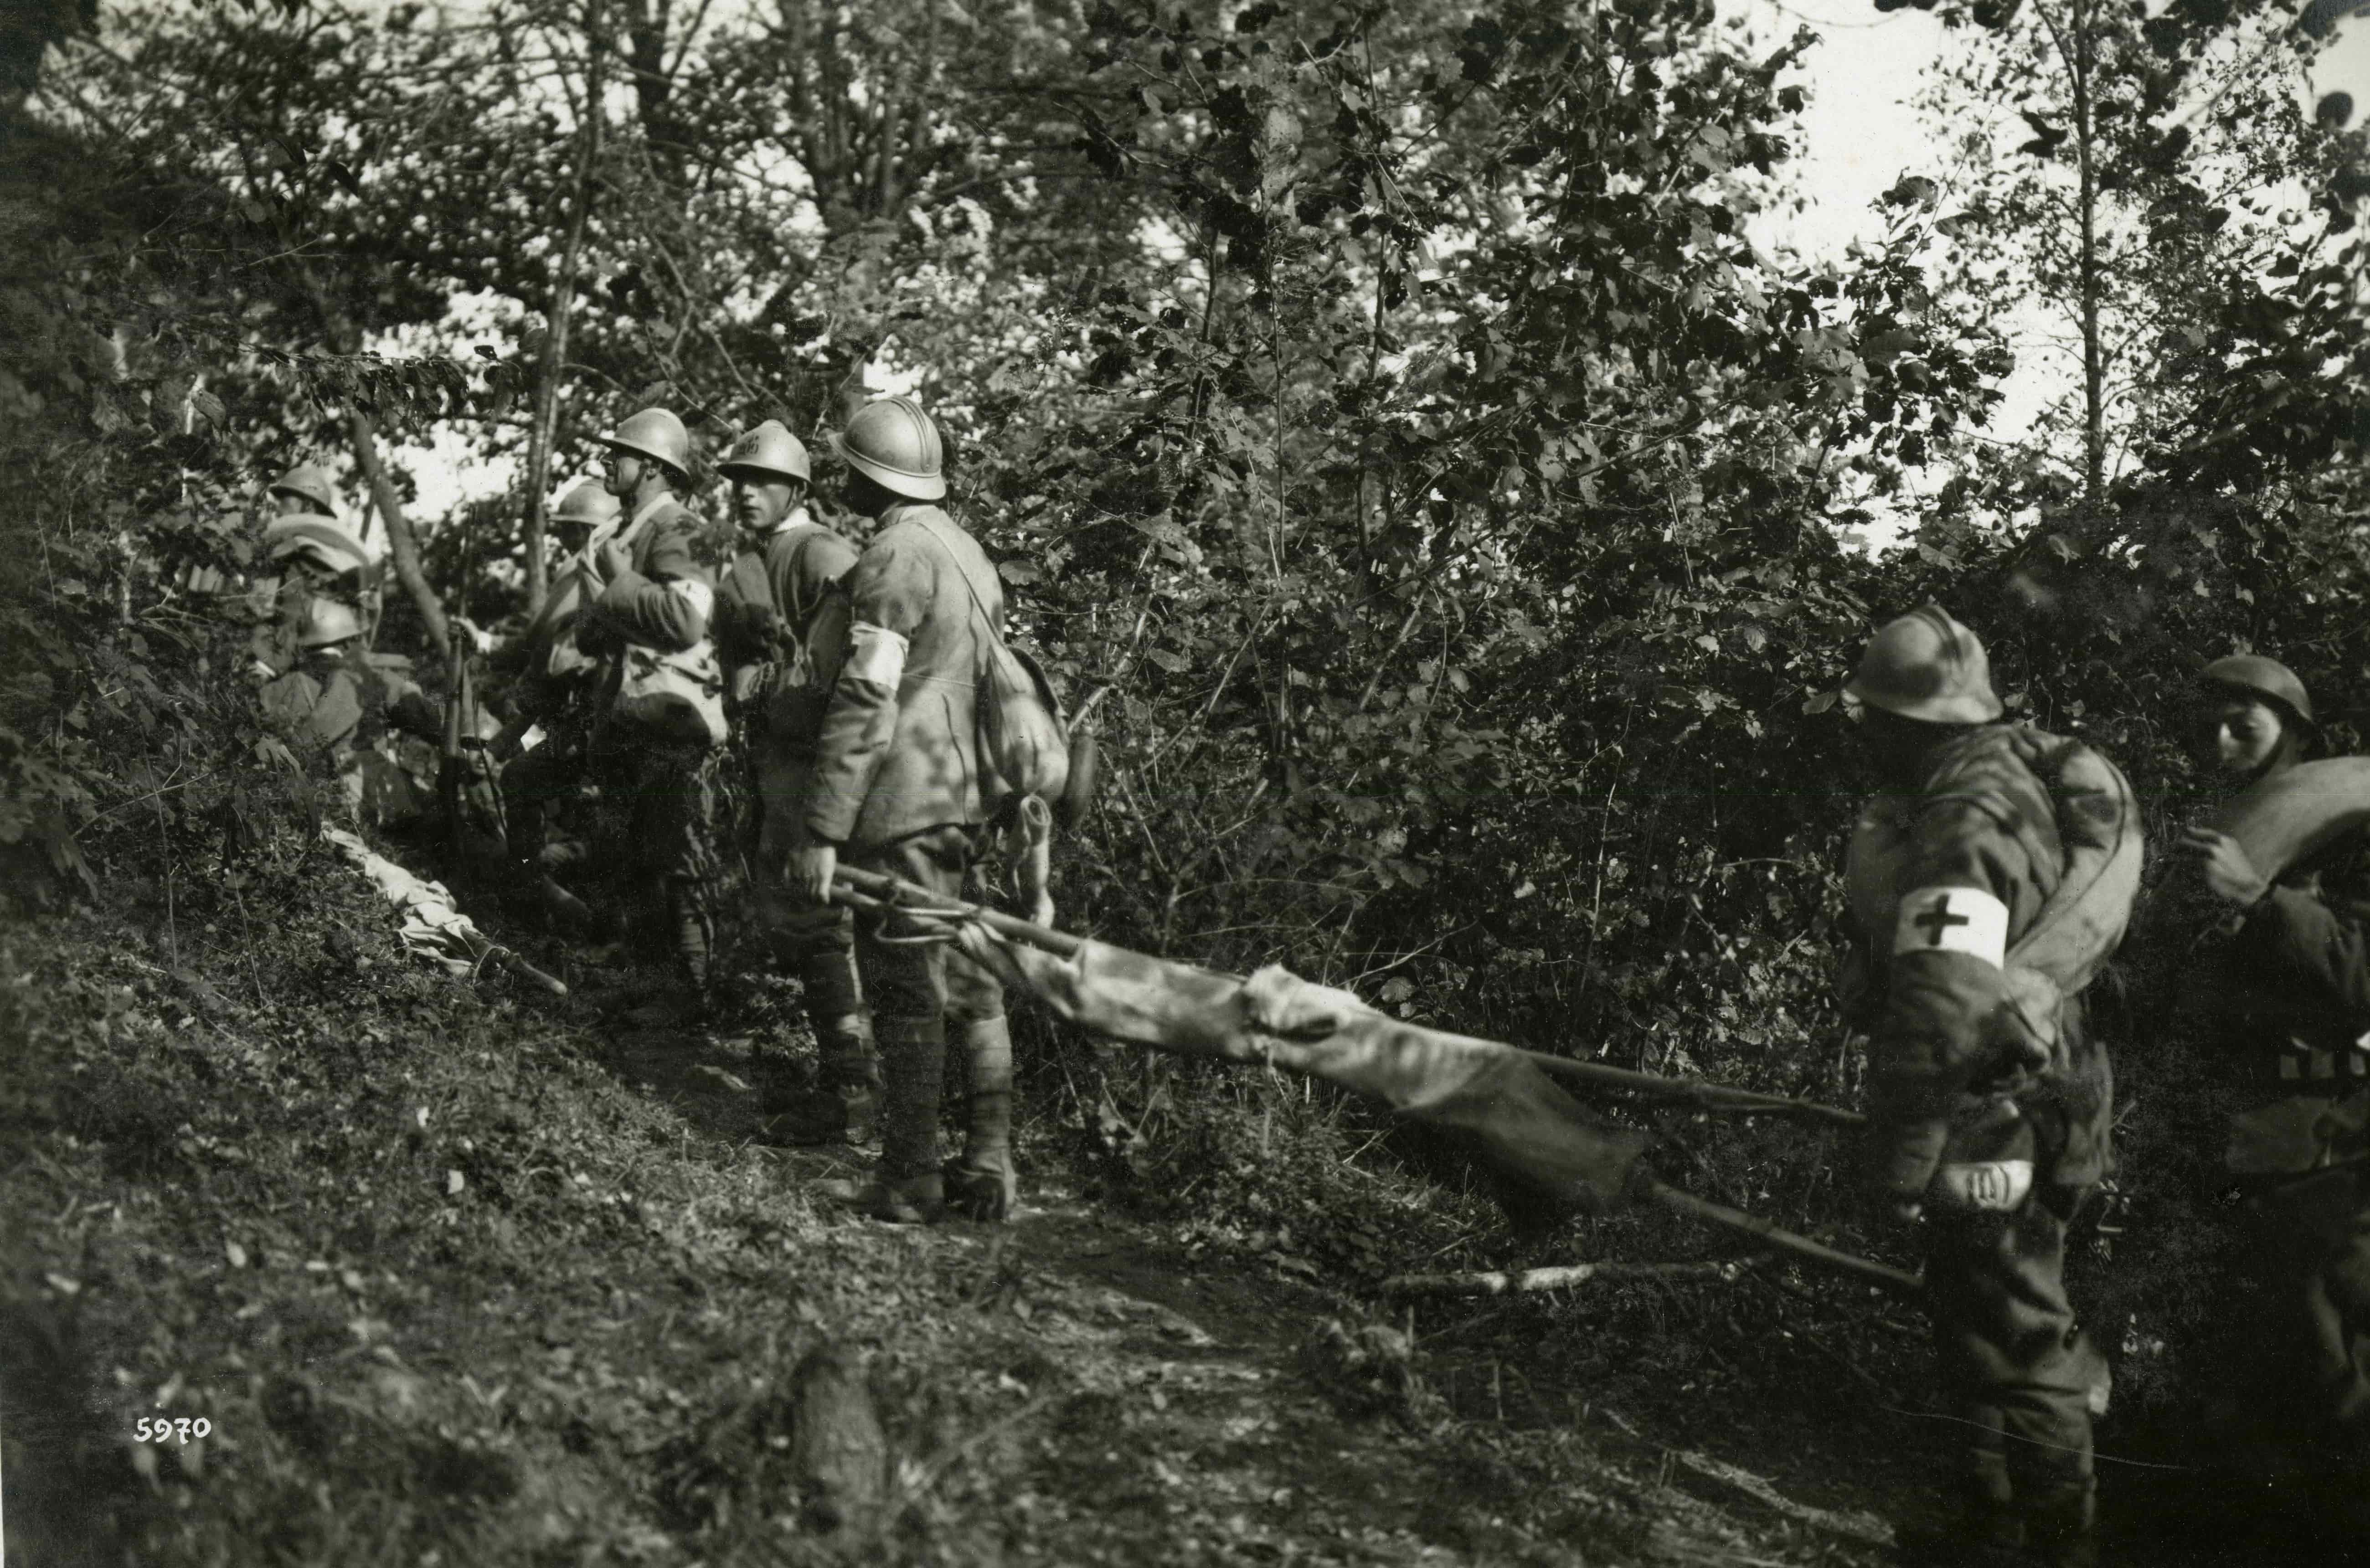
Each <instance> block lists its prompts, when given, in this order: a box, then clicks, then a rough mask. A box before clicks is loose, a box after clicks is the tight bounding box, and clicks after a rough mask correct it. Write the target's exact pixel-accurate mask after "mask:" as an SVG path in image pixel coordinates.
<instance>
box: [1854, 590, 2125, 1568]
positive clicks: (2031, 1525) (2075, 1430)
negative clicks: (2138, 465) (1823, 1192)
mask: <svg viewBox="0 0 2370 1568" xmlns="http://www.w3.org/2000/svg"><path fill="white" fill-rule="evenodd" d="M1845 691H1846V693H1847V696H1848V697H1850V698H1854V699H1856V702H1857V705H1858V719H1859V723H1860V726H1861V732H1862V739H1863V742H1864V743H1865V745H1866V750H1867V754H1868V755H1869V758H1870V762H1871V764H1872V766H1873V769H1874V772H1875V773H1876V776H1877V781H1878V787H1879V789H1878V793H1877V795H1876V796H1875V797H1874V799H1873V800H1872V801H1870V805H1869V808H1868V810H1867V811H1866V813H1863V815H1862V816H1861V818H1860V823H1859V826H1858V830H1857V832H1856V833H1855V835H1854V836H1853V840H1852V847H1851V855H1850V860H1849V864H1848V867H1847V889H1848V893H1849V897H1850V901H1851V917H1852V924H1853V927H1854V930H1855V946H1854V950H1853V951H1852V953H1851V955H1850V961H1849V962H1848V963H1847V977H1846V983H1845V986H1844V990H1845V998H1844V999H1845V1007H1846V1016H1847V1018H1848V1019H1850V1020H1853V1022H1854V1024H1855V1025H1856V1026H1857V1027H1859V1028H1863V1029H1865V1030H1867V1032H1868V1033H1869V1036H1870V1043H1869V1072H1870V1105H1869V1116H1870V1133H1869V1154H1870V1168H1871V1169H1870V1175H1871V1177H1872V1180H1873V1185H1874V1186H1875V1188H1876V1190H1877V1192H1878V1193H1880V1194H1881V1198H1882V1199H1883V1200H1884V1202H1885V1203H1886V1204H1887V1205H1889V1206H1890V1207H1891V1208H1892V1209H1893V1212H1894V1213H1896V1214H1897V1215H1899V1216H1901V1217H1903V1218H1904V1219H1909V1220H1922V1226H1923V1230H1924V1233H1925V1243H1926V1301H1927V1313H1928V1316H1929V1318H1930V1320H1931V1321H1932V1324H1933V1329H1934V1337H1935V1344H1936V1349H1937V1352H1938V1356H1939V1363H1940V1369H1941V1372H1942V1376H1943V1380H1944V1385H1945V1389H1946V1393H1947V1395H1948V1398H1949V1401H1950V1406H1951V1408H1952V1410H1953V1412H1954V1413H1955V1414H1956V1415H1957V1416H1958V1418H1959V1419H1960V1420H1962V1421H1963V1422H1964V1423H1965V1424H1966V1427H1965V1430H1966V1431H1967V1433H1968V1447H1967V1448H1966V1450H1965V1460H1964V1467H1963V1469H1962V1470H1961V1472H1960V1474H1959V1476H1958V1477H1957V1493H1958V1501H1959V1504H1960V1505H1961V1515H1962V1516H1961V1517H1960V1519H1959V1520H1958V1521H1957V1522H1956V1523H1955V1525H1954V1526H1953V1527H1952V1528H1949V1529H1947V1530H1945V1531H1943V1532H1942V1533H1940V1534H1939V1535H1938V1536H1935V1537H1933V1538H1931V1539H1923V1540H1919V1541H1916V1542H1910V1543H1906V1544H1909V1545H1911V1547H1912V1550H1913V1551H1916V1550H1917V1549H1918V1548H1921V1547H1922V1548H1923V1549H1925V1550H1926V1551H1928V1552H1930V1553H1931V1555H1932V1557H1933V1559H1934V1560H1937V1561H1955V1562H2003V1563H2005V1562H2016V1561H2019V1560H2020V1559H2019V1557H2018V1552H2019V1551H2020V1550H2026V1549H2029V1550H2031V1551H2032V1552H2033V1553H2034V1554H2035V1555H2037V1556H2038V1557H2039V1558H2040V1559H2041V1560H2042V1562H2048V1563H2052V1564H2061V1565H2064V1564H2081V1563H2088V1562H2095V1561H2096V1550H2097V1549H2096V1546H2095V1544H2094V1538H2093V1536H2092V1531H2091V1522H2092V1514H2093V1503H2092V1479H2091V1450H2090V1421H2091V1417H2092V1415H2093V1414H2094V1413H2097V1412H2099V1411H2100V1410H2102V1409H2103V1406H2104V1401H2103V1394H2104V1377H2105V1363H2104V1362H2103V1360H2102V1359H2101V1358H2100V1356H2099V1355H2098V1354H2097V1352H2096V1351H2094V1350H2093V1348H2092V1347H2091V1345H2090V1343H2089V1342H2088V1339H2087V1338H2086V1337H2085V1335H2084V1334H2083V1333H2082V1332H2081V1330H2080V1328H2079V1327H2078V1326H2077V1323H2076V1321H2075V1317H2074V1310H2073V1308H2072V1306H2071V1305H2070V1304H2069V1303H2068V1301H2067V1299H2066V1296H2065V1282H2064V1267H2065V1234H2066V1228H2067V1226H2068V1225H2069V1223H2070V1222H2071V1221H2072V1219H2073V1217H2074V1216H2075V1213H2076V1211H2077V1208H2078V1207H2079V1205H2081V1203H2082V1201H2083V1199H2084V1198H2085V1196H2086V1195H2087V1194H2088V1192H2089V1190H2090V1189H2091V1188H2092V1187H2093V1186H2094V1185H2095V1184H2096V1183H2097V1182H2100V1180H2101V1179H2102V1178H2103V1177H2104V1176H2105V1175H2106V1174H2107V1170H2108V1165H2109V1151H2108V1128H2109V1113H2110V1100H2111V1080H2110V1076H2109V1073H2108V1067H2107V1061H2106V1055H2105V1052H2104V1050H2103V1048H2102V1047H2100V1045H2099V1044H2098V1043H2095V1042H2094V1041H2092V1040H2091V1039H2090V1037H2089V1034H2088V1028H2087V1024H2086V1020H2085V1016H2084V1008H2083V1002H2082V997H2081V995H2080V992H2081V990H2082V987H2083V986H2085V985H2086V984H2087V983H2088V980H2089V978H2090V977H2091V975H2092V974H2095V972H2096V970H2097V968H2098V966H2099V965H2100V964H2101V963H2104V962H2105V959H2106V958H2107V956H2108V955H2109V954H2110V953H2111V951H2112V950H2113V948H2114V946H2115V943H2116V942H2117V941H2119V940H2121V937H2122V934H2123V927H2124V925H2125V923H2126V922H2127V921H2128V919H2129V917H2130V911H2131V898H2132V894H2133V891H2134V887H2135V886H2136V882H2137V872H2138V862H2139V842H2138V833H2137V825H2136V824H2137V813H2136V809H2135V808H2134V806H2133V805H2132V803H2131V797H2130V790H2129V787H2128V786H2127V785H2125V784H2124V783H2123V778H2122V775H2121V774H2120V773H2117V772H2116V771H2115V769H2114V767H2112V765H2111V764H2109V763H2107V762H2106V761H2105V759H2104V758H2101V757H2100V756H2098V755H2097V754H2095V753H2092V752H2090V751H2088V748H2086V747H2082V746H2080V745H2078V744H2075V743H2071V742H2066V741H2061V740H2058V739H2056V738H2054V737H2053V736H2049V735H2045V734H2042V733H2041V732H2038V731H2035V730H2031V729H2030V728H2027V727H2025V726H2022V725H2011V724H2006V723H2002V722H2000V721H1999V720H2000V715H2001V711H2002V709H2001V704H2000V701H1999V699H1998V698H1996V696H1994V695H1993V693H1992V688H1991V677H1990V672H1989V665H1988V662H1987V661H1986V659H1985V654H1984V650H1983V645H1982V644H1981V643H1980V642H1978V641H1977V640H1975V638H1974V635H1973V633H1972V632H1970V631H1968V630H1967V629H1966V628H1964V627H1962V626H1961V625H1960V624H1959V623H1958V622H1957V621H1955V620H1953V619H1951V617H1950V616H1948V615H1947V614H1945V613H1944V612H1943V611H1941V610H1939V609H1938V608H1935V607H1933V606H1931V605H1928V606H1927V607H1926V608H1924V609H1921V610H1919V611H1917V612H1916V613H1915V614H1913V615H1909V616H1905V617H1902V618H1901V619H1899V620H1896V621H1893V623H1891V624H1890V625H1888V626H1886V627H1884V628H1881V630H1880V631H1878V633H1877V634H1876V636H1875V638H1874V639H1873V640H1871V641H1870V643H1869V646H1868V650H1867V652H1866V654H1865V656H1864V657H1863V658H1862V660H1861V662H1860V666H1859V671H1858V674H1857V675H1856V676H1855V677H1854V678H1853V680H1852V681H1851V683H1850V684H1849V685H1848V686H1847V687H1846V688H1845ZM2044 905H2046V907H2044ZM2044 950H2046V951H2044Z"/></svg>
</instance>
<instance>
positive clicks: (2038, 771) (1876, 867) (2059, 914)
mask: <svg viewBox="0 0 2370 1568" xmlns="http://www.w3.org/2000/svg"><path fill="white" fill-rule="evenodd" d="M1990 744H1991V745H1993V746H1996V747H1999V748H2002V749H2004V750H2006V751H2007V752H2008V754H2010V755H2012V756H2013V757H2014V758H2015V760H2016V761H2017V762H2019V763H2020V764H2022V766H2023V767H2024V769H2025V770H2026V771H2028V772H2029V773H2030V774H2031V777H2032V778H2034V779H2035V780H2037V781H2038V782H2039V783H2040V784H2041V786H2042V789H2043V790H2046V791H2047V792H2048V797H2049V805H2050V808H2051V810H2050V814H2051V816H2052V818H2053V819H2054V827H2055V833H2054V839H2055V843H2054V844H2044V843H2038V842H2036V843H2032V844H2029V845H2028V846H2027V847H2028V849H2029V850H2031V851H2033V852H2034V853H2035V856H2036V858H2038V855H2039V854H2040V853H2041V852H2044V851H2046V850H2051V849H2054V851H2055V853H2056V856H2057V858H2058V859H2059V862H2060V865H2061V867H2062V874H2061V875H2060V876H2059V878H2058V882H2057V885H2056V886H2055V887H2054V888H2053V889H2052V890H2051V891H2050V893H2049V895H2048V896H2047V897H2046V898H2045V899H2043V900H2042V906H2041V908H2040V910H2039V911H2038V912H2037V913H2036V914H2035V915H2034V917H2033V919H2032V923H2031V925H2030V926H2029V927H2027V928H2026V929H2025V932H2024V934H2023V935H2022V936H2021V937H2019V938H2018V939H2017V940H2016V941H2015V943H2014V944H2012V945H2011V946H2010V947H2009V948H2008V952H2007V955H2006V962H2005V963H2003V964H2002V966H2001V967H2002V970H2003V972H2004V974H2006V977H2007V981H2008V995H2009V998H2010V1001H2011V1003H2012V1006H2013V1009H2014V1014H2015V1016H2014V1017H2013V1019H2011V1020H2006V1021H2008V1022H2010V1023H2012V1024H2013V1025H2015V1026H2017V1027H2018V1030H2019V1033H2021V1034H2022V1036H2023V1037H2024V1040H2025V1043H2026V1044H2027V1046H2028V1048H2029V1051H2030V1054H2031V1055H2033V1056H2034V1057H2035V1058H2036V1059H2038V1060H2040V1061H2048V1060H2050V1059H2052V1058H2053V1057H2054V1055H2055V1054H2056V1048H2057V1033H2058V1017H2059V1013H2060V1011H2061V1010H2062V1009H2063V1007H2064V1004H2065V999H2066V998H2067V997H2073V996H2076V995H2077V994H2078V993H2080V992H2081V991H2082V990H2083V988H2084V987H2086V986H2088V985H2089V984H2090V982H2091V980H2092V979H2093V978H2095V977H2096V976H2097V974H2098V973H2099V971H2100V969H2101V968H2103V967H2104V966H2105V964H2106V963H2107V961H2108V960H2109V959H2110V958H2111V957H2113V956H2114V951H2115V949H2116V947H2117V946H2118V945H2120V944H2121V942H2122V941H2123V930H2124V928H2125V927H2126V926H2127V925H2128V924H2129V922H2130V919H2131V911H2132V900H2133V898H2134V895H2135V894H2137V892H2138V890H2139V878H2140V850H2141V839H2140V813H2139V802H2138V801H2137V800H2136V799H2135V798H2134V796H2133V794H2132V787H2131V785H2130V784H2129V783H2128V782H2127V781H2126V780H2125V779H2124V778H2123V772H2122V770H2121V769H2119V768H2117V767H2115V765H2114V764H2113V763H2111V762H2109V761H2108V760H2107V759H2106V758H2105V757H2104V756H2101V755H2100V754H2099V753H2097V752H2095V751H2093V750H2091V749H2090V748H2089V747H2088V746H2087V745H2084V744H2081V743H2080V742H2078V741H2069V740H2063V739H2060V738H2059V737H2057V736H2054V735H2048V734H2043V733H2042V732H2040V731H2038V730H2033V729H2029V728H2026V727H2024V726H2021V725H2019V726H2015V727H2012V728H2006V729H2003V730H2001V731H1999V732H1997V738H1996V740H1994V741H1992V742H1991V743H1990ZM2002 760H2004V759H2001V758H1999V757H1997V756H1996V755H1986V754H1975V755H1971V756H1970V757H1968V758H1967V761H1966V764H1965V766H1963V767H1962V768H1961V770H1960V772H1959V774H1958V775H1957V776H1956V777H1954V778H1952V779H1951V780H1950V782H1949V783H1947V784H1946V785H1945V787H1944V788H1943V789H1942V790H1939V792H1938V793H1936V794H1931V795H1929V794H1925V793H1922V792H1921V793H1920V794H1919V795H1918V796H1916V797H1915V798H1913V799H1910V800H1907V801H1899V800H1881V801H1879V802H1877V803H1876V804H1875V805H1872V806H1871V807H1870V810H1869V811H1868V812H1867V813H1864V814H1863V815H1862V816H1861V818H1860V822H1859V825H1858V828H1857V829H1856V830H1855V832H1854V834H1853V837H1852V853H1851V859H1850V869H1851V887H1850V889H1849V893H1850V897H1851V902H1852V906H1853V909H1854V912H1855V914H1856V915H1857V916H1858V919H1859V922H1860V926H1861V929H1862V932H1863V934H1864V935H1865V936H1866V937H1867V939H1868V940H1870V941H1871V942H1873V943H1875V944H1876V947H1877V950H1878V951H1890V947H1891V937H1892V930H1893V918H1894V917H1895V914H1896V905H1895V903H1894V898H1895V895H1894V893H1893V885H1892V883H1893V875H1894V869H1895V866H1896V864H1897V861H1898V857H1899V855H1900V854H1901V852H1902V850H1903V849H1904V847H1905V846H1906V844H1907V842H1908V836H1909V833H1910V831H1911V828H1912V825H1913V821H1914V816H1915V813H1916V810H1917V809H1919V808H1922V807H1924V806H1926V805H1927V804H1930V803H1931V802H1932V801H1934V800H1936V799H1951V798H1956V799H1962V800H1967V801H1973V803H1974V804H1976V805H1977V806H1979V807H1982V808H1983V809H1984V810H1985V811H1987V812H1989V813H1992V814H1993V815H1994V816H1995V817H1996V818H1997V819H1998V820H2000V821H2002V822H2003V823H2008V822H2010V821H2012V820H2013V821H2016V824H2017V829H2016V830H2017V831H2019V832H2027V833H2029V832H2031V827H2030V824H2025V823H2023V822H2021V820H2020V816H2021V813H2016V812H2015V811H2014V810H2013V809H2012V808H2011V806H2010V804H2009V802H2008V801H2007V800H2006V798H2005V797H2006V793H2007V791H2008V790H2012V789H2016V788H2020V787H2021V786H2019V785H2017V784H2016V782H2015V780H2014V779H2013V778H2010V777H2005V776H2003V775H2002V771H2001V768H2000V763H2001V761H2002ZM2035 836H2036V837H2037V835H2035Z"/></svg>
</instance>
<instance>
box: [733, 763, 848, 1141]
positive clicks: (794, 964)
mask: <svg viewBox="0 0 2370 1568" xmlns="http://www.w3.org/2000/svg"><path fill="white" fill-rule="evenodd" d="M811 767H812V764H811V761H810V760H809V759H807V758H805V757H803V756H800V755H796V754H793V753H786V752H784V751H782V750H780V749H778V748H777V749H769V750H761V752H760V754H759V755H758V758H757V764H756V767H755V769H754V772H755V784H756V797H757V843H756V847H755V850H754V853H753V854H752V855H751V857H750V896H751V906H752V913H753V914H754V918H755V920H756V924H757V928H758V930H759V933H760V934H761V936H762V938H763V940H764V941H765V947H766V951H767V952H768V953H769V954H770V955H771V957H772V958H773V961H774V963H776V964H777V965H778V966H779V967H780V968H782V969H783V970H786V971H787V972H788V973H789V974H792V975H793V976H795V977H796V978H797V980H798V982H799V990H800V1004H801V1006H803V1008H804V1009H805V1010H806V1016H807V1023H808V1025H809V1027H810V1028H811V1030H812V1031H813V1032H814V1038H815V1047H816V1051H817V1054H818V1055H819V1057H820V1064H819V1069H818V1071H817V1073H816V1076H815V1084H814V1089H815V1091H816V1092H815V1093H814V1094H813V1095H812V1096H808V1095H803V1094H798V1093H795V1092H794V1090H793V1089H792V1086H791V1085H790V1083H789V1081H788V1075H787V1074H786V1073H781V1072H779V1071H777V1074H776V1075H775V1081H774V1083H773V1084H772V1085H771V1086H770V1087H769V1093H768V1096H767V1099H768V1106H767V1108H768V1110H769V1111H771V1112H773V1113H776V1114H777V1116H780V1117H782V1118H784V1123H783V1124H781V1125H780V1126H779V1128H778V1131H779V1132H780V1133H783V1134H787V1135H788V1136H792V1137H794V1138H796V1139H797V1140H798V1141H800V1142H832V1141H836V1140H838V1139H841V1138H846V1139H848V1140H850V1141H854V1142H860V1141H862V1140H863V1139H864V1138H865V1137H867V1136H869V1134H870V1131H871V1126H872V1118H873V1113H874V1111H875V1109H876V1108H877V1106H878V1104H879V1101H880V1089H881V1085H880V1059H879V1057H878V1056H877V1055H876V1054H875V1052H874V1048H873V1040H872V1026H871V1020H869V1018H867V1017H866V1016H865V1012H864V987H863V984H862V980H861V978H860V976H859V975H858V974H857V967H856V925H855V917H854V916H853V914H852V912H851V911H849V910H848V909H847V908H846V906H845V905H835V904H824V905H813V904H809V903H807V902H806V901H805V900H804V899H803V898H802V897H801V896H800V894H798V893H797V892H796V891H795V890H794V889H792V888H791V887H790V886H789V883H788V867H789V859H790V855H791V853H792V852H793V851H794V850H796V849H798V848H800V847H802V846H803V845H804V844H805V843H806V842H807V834H806V828H805V824H804V823H803V821H802V820H801V818H800V805H801V803H802V802H803V800H804V797H805V792H806V784H807V779H808V777H809V774H810V772H811Z"/></svg>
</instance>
